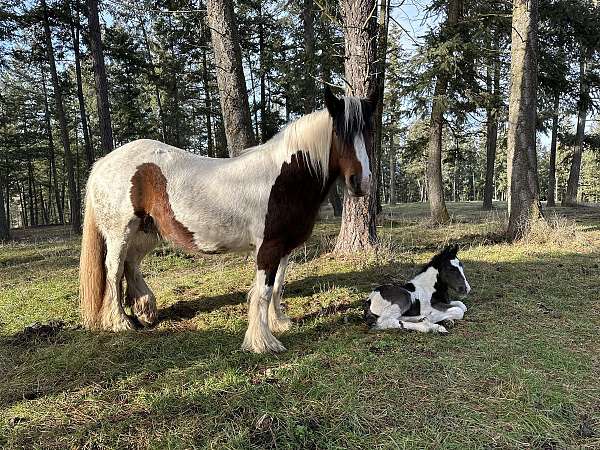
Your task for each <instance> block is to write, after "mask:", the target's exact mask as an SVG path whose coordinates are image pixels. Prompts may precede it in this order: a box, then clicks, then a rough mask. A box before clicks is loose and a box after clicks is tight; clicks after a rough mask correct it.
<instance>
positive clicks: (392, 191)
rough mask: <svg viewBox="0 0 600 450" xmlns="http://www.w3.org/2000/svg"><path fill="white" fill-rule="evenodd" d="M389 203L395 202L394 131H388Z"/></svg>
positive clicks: (393, 203)
mask: <svg viewBox="0 0 600 450" xmlns="http://www.w3.org/2000/svg"><path fill="white" fill-rule="evenodd" d="M389 152H390V205H395V204H396V149H395V148H394V133H393V131H392V132H391V133H390V149H389Z"/></svg>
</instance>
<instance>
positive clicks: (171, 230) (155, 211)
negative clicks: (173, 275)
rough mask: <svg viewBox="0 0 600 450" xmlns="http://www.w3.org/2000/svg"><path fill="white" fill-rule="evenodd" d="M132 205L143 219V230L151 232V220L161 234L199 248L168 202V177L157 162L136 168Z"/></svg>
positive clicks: (187, 246)
mask: <svg viewBox="0 0 600 450" xmlns="http://www.w3.org/2000/svg"><path fill="white" fill-rule="evenodd" d="M130 196H131V204H132V205H133V211H134V214H135V215H136V216H137V217H139V218H140V219H142V224H141V225H142V231H146V232H148V231H149V230H148V229H147V228H148V221H149V220H150V221H153V222H154V224H155V226H156V228H157V229H158V232H159V233H160V235H161V236H162V237H163V238H164V239H166V240H168V241H169V242H172V243H173V244H175V245H178V246H180V247H181V248H183V249H185V250H188V251H196V250H197V247H196V245H195V244H194V233H192V232H191V231H190V230H188V229H187V227H186V226H185V225H183V224H182V223H181V222H179V221H178V220H177V219H176V218H175V213H174V212H173V208H172V207H171V203H170V202H169V194H168V193H167V179H166V178H165V176H164V175H163V173H162V170H160V167H158V166H157V165H156V164H154V163H144V164H141V165H139V166H138V167H137V170H136V172H135V174H134V175H133V177H131V194H130Z"/></svg>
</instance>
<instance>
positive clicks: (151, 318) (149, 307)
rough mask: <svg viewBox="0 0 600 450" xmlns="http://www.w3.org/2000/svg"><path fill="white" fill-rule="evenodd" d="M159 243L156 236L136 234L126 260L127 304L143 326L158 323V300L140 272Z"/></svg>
mask: <svg viewBox="0 0 600 450" xmlns="http://www.w3.org/2000/svg"><path fill="white" fill-rule="evenodd" d="M157 241H158V239H157V237H156V235H155V234H150V233H143V232H140V231H138V232H137V233H135V235H134V237H133V239H132V243H131V245H130V246H129V250H128V252H127V258H126V260H125V279H126V280H127V297H126V304H127V305H128V306H131V309H132V311H133V313H134V314H135V316H136V317H137V319H138V320H139V322H140V323H141V324H142V325H143V326H150V325H152V324H154V322H156V298H155V296H154V294H153V293H152V291H151V290H150V288H149V287H148V285H147V284H146V281H145V280H144V277H143V276H142V271H141V270H140V263H141V261H142V259H143V258H144V256H146V254H147V253H148V252H149V251H151V250H152V249H153V248H154V247H155V246H156V242H157Z"/></svg>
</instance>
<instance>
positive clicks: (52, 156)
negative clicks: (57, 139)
mask: <svg viewBox="0 0 600 450" xmlns="http://www.w3.org/2000/svg"><path fill="white" fill-rule="evenodd" d="M42 90H43V91H44V119H45V122H46V134H47V137H48V162H49V165H50V177H51V178H52V183H53V184H52V183H51V186H52V187H53V188H54V200H55V204H56V213H57V218H58V223H59V224H63V223H65V213H64V211H63V209H62V203H61V201H60V191H59V190H58V176H57V173H56V152H55V151H54V138H53V137H52V123H51V121H50V105H49V104H48V89H47V88H46V73H45V72H44V69H43V68H42Z"/></svg>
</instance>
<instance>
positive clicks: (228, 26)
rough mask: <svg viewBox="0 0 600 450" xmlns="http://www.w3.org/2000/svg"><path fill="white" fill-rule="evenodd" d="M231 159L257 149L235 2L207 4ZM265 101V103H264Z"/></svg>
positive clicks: (218, 0)
mask: <svg viewBox="0 0 600 450" xmlns="http://www.w3.org/2000/svg"><path fill="white" fill-rule="evenodd" d="M206 7H207V18H208V25H209V27H210V29H211V40H212V46H213V50H214V53H215V62H216V66H217V84H218V85H219V97H220V100H221V110H222V111H223V122H224V127H225V136H226V138H227V146H228V148H229V155H230V156H236V155H238V154H240V152H241V151H242V150H244V149H246V148H248V147H252V146H254V145H255V143H256V140H255V137H254V133H253V132H252V122H251V120H250V105H249V103H248V92H247V89H246V80H245V78H244V70H243V68H242V53H241V49H240V44H239V41H238V31H237V26H236V23H235V17H234V14H233V3H232V0H208V1H207V2H206ZM262 100H263V99H261V101H262Z"/></svg>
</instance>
